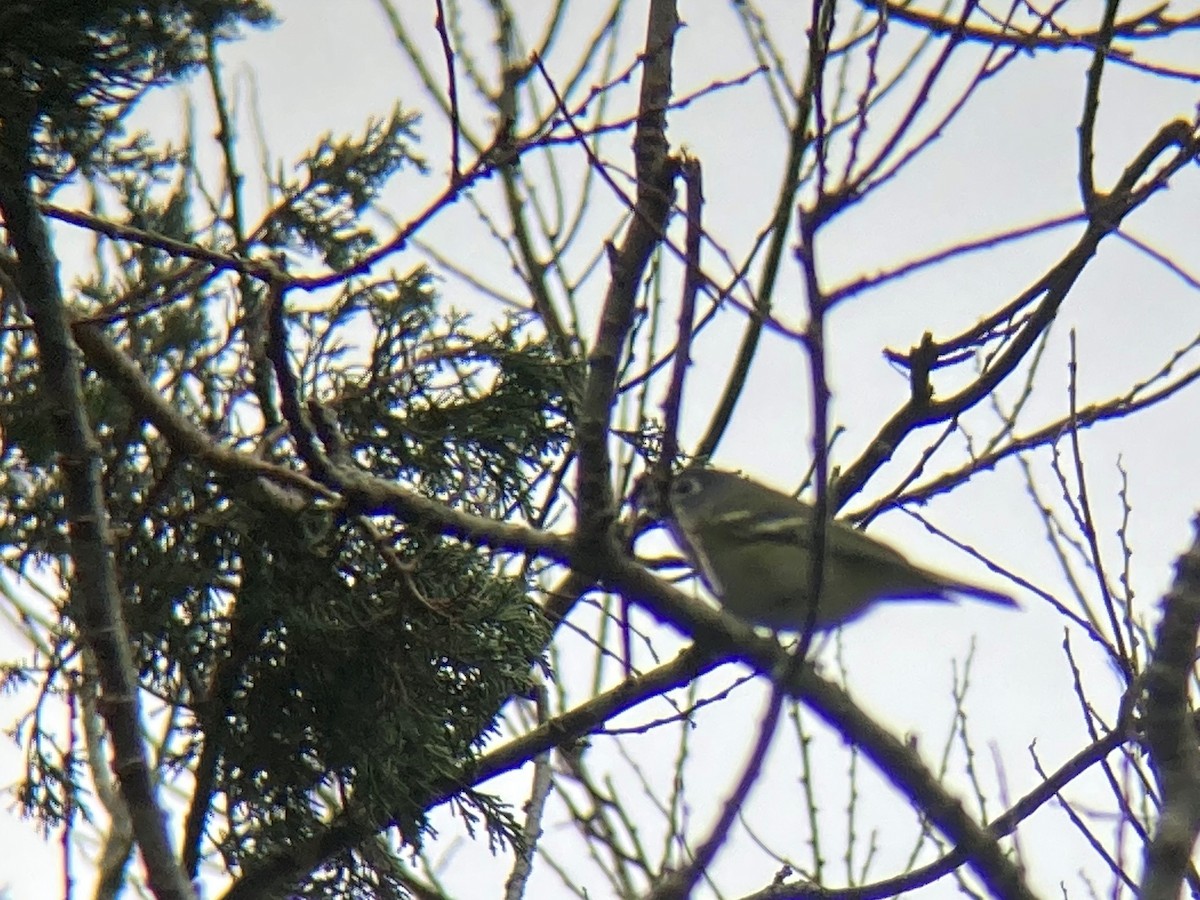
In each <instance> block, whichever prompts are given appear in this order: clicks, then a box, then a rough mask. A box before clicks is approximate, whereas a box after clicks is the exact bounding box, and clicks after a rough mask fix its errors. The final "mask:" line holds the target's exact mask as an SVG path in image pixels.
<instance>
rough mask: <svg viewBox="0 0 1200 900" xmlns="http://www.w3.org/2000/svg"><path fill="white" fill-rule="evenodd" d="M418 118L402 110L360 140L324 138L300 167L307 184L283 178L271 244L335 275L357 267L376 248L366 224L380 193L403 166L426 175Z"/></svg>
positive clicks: (369, 126) (371, 126)
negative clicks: (418, 151)
mask: <svg viewBox="0 0 1200 900" xmlns="http://www.w3.org/2000/svg"><path fill="white" fill-rule="evenodd" d="M416 122H417V117H416V116H415V115H413V114H412V113H406V112H404V111H402V110H401V109H400V108H399V107H397V108H396V109H395V110H393V111H392V114H391V116H390V117H389V118H388V119H387V120H386V121H385V122H377V121H374V120H372V121H370V122H368V123H367V128H366V132H365V134H364V135H363V136H362V137H361V138H359V139H351V138H334V137H333V136H332V135H326V136H325V137H323V138H321V140H320V142H319V143H318V145H317V147H316V149H315V150H313V152H312V153H310V154H309V155H308V156H307V157H306V158H305V159H304V160H302V161H301V167H302V168H303V169H304V171H305V175H306V177H305V178H304V179H303V180H299V181H297V180H294V179H291V178H285V177H282V176H281V177H280V179H279V185H278V188H279V190H280V192H281V193H282V195H283V202H282V203H281V204H280V206H279V208H278V209H277V210H276V211H275V214H274V215H273V216H272V217H271V220H270V222H269V224H268V229H267V237H266V241H267V242H268V243H270V244H273V245H276V246H280V247H289V248H292V249H296V250H302V251H305V252H310V253H317V254H320V255H321V256H322V257H323V259H324V261H325V263H326V264H327V265H328V266H329V267H330V268H333V269H344V268H346V267H347V266H349V265H351V264H352V263H355V262H357V261H358V260H360V259H361V258H362V257H363V256H365V255H366V254H367V253H369V252H370V251H371V250H373V249H375V247H376V245H377V242H376V240H375V235H374V232H373V231H372V229H370V228H369V227H367V226H366V225H365V224H363V223H362V221H361V219H362V215H363V211H364V210H365V209H366V208H367V206H368V204H370V202H371V201H372V200H374V199H375V197H376V195H377V193H378V191H379V188H380V187H381V186H382V185H383V183H384V182H385V181H386V180H387V179H388V178H390V177H391V176H392V175H393V174H395V173H396V172H397V171H399V170H400V169H401V168H402V167H403V166H405V165H409V166H413V167H415V168H417V169H419V170H420V171H422V172H423V171H425V163H424V161H423V160H422V159H421V158H420V157H418V156H416V155H415V153H414V149H413V147H414V143H415V140H416V135H415V132H414V130H413V129H414V126H415V125H416Z"/></svg>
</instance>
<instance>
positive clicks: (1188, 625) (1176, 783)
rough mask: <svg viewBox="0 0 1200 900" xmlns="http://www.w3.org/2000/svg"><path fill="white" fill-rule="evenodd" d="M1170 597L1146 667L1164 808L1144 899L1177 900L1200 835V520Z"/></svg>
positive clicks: (1150, 736)
mask: <svg viewBox="0 0 1200 900" xmlns="http://www.w3.org/2000/svg"><path fill="white" fill-rule="evenodd" d="M1194 527H1195V537H1194V538H1193V541H1192V546H1191V548H1190V549H1189V550H1188V551H1187V552H1186V553H1185V554H1184V555H1183V556H1182V557H1180V559H1179V563H1178V568H1177V569H1176V573H1175V583H1174V584H1173V585H1172V586H1171V592H1170V593H1169V594H1167V597H1166V601H1165V604H1164V609H1163V618H1162V622H1161V623H1160V624H1159V626H1158V634H1157V636H1156V640H1155V649H1154V656H1153V659H1152V660H1151V662H1150V666H1149V668H1148V669H1147V671H1146V743H1147V744H1148V745H1149V748H1150V759H1151V761H1152V762H1153V764H1154V772H1155V774H1156V775H1157V776H1158V783H1159V787H1160V789H1161V790H1162V812H1161V814H1160V815H1159V819H1158V829H1157V831H1156V832H1155V834H1154V839H1153V840H1152V841H1151V842H1150V844H1149V845H1148V846H1147V847H1146V870H1145V872H1144V873H1143V875H1142V891H1141V896H1142V898H1143V900H1175V898H1176V897H1178V896H1179V889H1180V886H1181V885H1182V883H1183V878H1184V875H1185V874H1186V872H1187V867H1188V863H1189V861H1190V859H1191V854H1192V846H1193V845H1194V844H1195V843H1196V836H1197V834H1198V833H1200V744H1198V743H1197V741H1198V736H1197V732H1196V725H1195V721H1194V720H1193V718H1192V715H1191V712H1190V710H1189V704H1188V682H1189V680H1190V679H1191V677H1192V671H1193V663H1194V660H1195V656H1196V635H1197V631H1198V630H1200V519H1197V521H1196V522H1195V526H1194Z"/></svg>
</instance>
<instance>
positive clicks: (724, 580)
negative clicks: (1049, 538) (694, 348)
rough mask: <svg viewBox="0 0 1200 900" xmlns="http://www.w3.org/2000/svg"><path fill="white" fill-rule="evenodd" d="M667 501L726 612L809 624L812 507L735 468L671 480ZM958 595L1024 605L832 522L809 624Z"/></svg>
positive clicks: (671, 520) (792, 626) (670, 523)
mask: <svg viewBox="0 0 1200 900" xmlns="http://www.w3.org/2000/svg"><path fill="white" fill-rule="evenodd" d="M668 505H669V510H668V518H667V527H668V529H669V530H670V532H671V536H672V537H673V538H674V540H675V543H677V544H678V545H679V548H680V549H681V550H682V551H683V552H684V553H685V554H687V555H688V557H689V558H690V559H691V560H692V562H693V563H694V564H695V566H696V569H697V571H698V572H699V573H700V575H701V576H702V577H703V579H704V581H705V583H706V584H707V585H708V587H709V589H710V590H711V591H712V592H713V594H715V595H716V597H717V599H718V600H719V601H720V602H721V605H722V606H724V607H725V609H727V610H728V611H729V612H731V613H733V614H734V615H735V616H737V617H739V618H741V619H743V620H745V621H746V622H749V623H752V624H754V625H766V626H767V627H769V628H773V629H776V630H780V631H803V630H804V629H805V628H806V627H808V623H809V617H810V614H811V613H810V611H811V610H812V607H813V598H812V597H811V596H810V583H809V582H810V579H811V577H812V543H813V534H812V525H813V513H814V510H813V507H812V506H811V505H810V504H808V503H805V502H803V501H801V500H797V499H795V498H794V497H789V496H788V495H787V494H782V493H780V492H779V491H776V490H772V489H771V488H769V487H767V486H766V485H763V484H759V483H758V482H756V481H752V480H750V479H749V478H743V477H742V476H741V475H738V474H736V473H734V472H725V471H722V470H720V469H709V468H701V467H699V466H690V467H688V468H686V469H684V470H683V471H682V472H680V473H679V474H678V475H676V476H675V477H674V479H673V480H672V482H671V488H670V493H669V498H668ZM955 594H961V595H963V596H965V597H974V598H976V599H979V600H985V601H987V602H989V603H997V604H1000V605H1001V606H1011V607H1015V606H1016V605H1017V604H1016V602H1015V601H1014V600H1013V599H1012V598H1011V597H1009V596H1008V595H1007V594H1003V593H1001V592H999V591H994V590H991V589H990V588H986V587H982V586H980V585H975V584H970V583H968V582H963V581H958V580H957V579H954V578H949V577H947V576H944V575H940V574H938V573H937V572H932V571H930V570H929V569H923V568H921V567H920V566H916V565H914V564H912V563H910V562H909V561H908V560H907V559H905V558H904V556H903V555H902V554H901V553H900V552H899V551H898V550H894V549H892V548H891V547H889V546H888V545H887V544H884V543H882V542H880V541H877V540H876V539H875V538H873V537H868V536H867V535H866V534H864V533H863V532H861V531H859V530H857V529H856V528H853V527H851V526H850V525H848V524H846V523H844V522H839V521H837V520H831V521H830V522H829V523H828V525H827V527H826V529H825V562H824V565H823V566H822V590H821V598H820V601H819V602H818V603H817V604H816V607H817V609H816V614H815V616H813V619H812V622H813V625H812V627H814V628H816V629H824V628H832V627H834V626H837V625H841V624H842V623H844V622H848V621H850V620H851V619H854V618H855V617H857V616H860V615H862V614H863V613H864V612H866V611H867V609H868V608H870V606H871V604H873V603H875V602H876V601H877V600H888V599H915V600H939V601H951V600H953V596H952V595H955Z"/></svg>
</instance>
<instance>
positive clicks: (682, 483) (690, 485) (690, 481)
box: [671, 475, 700, 497]
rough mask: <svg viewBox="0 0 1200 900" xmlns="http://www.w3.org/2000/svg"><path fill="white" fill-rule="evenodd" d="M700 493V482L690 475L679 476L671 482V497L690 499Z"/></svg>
mask: <svg viewBox="0 0 1200 900" xmlns="http://www.w3.org/2000/svg"><path fill="white" fill-rule="evenodd" d="M698 493H700V481H699V479H697V478H693V477H692V476H690V475H681V476H679V477H678V478H676V479H675V480H674V481H673V482H671V496H672V497H691V496H694V495H695V494H698Z"/></svg>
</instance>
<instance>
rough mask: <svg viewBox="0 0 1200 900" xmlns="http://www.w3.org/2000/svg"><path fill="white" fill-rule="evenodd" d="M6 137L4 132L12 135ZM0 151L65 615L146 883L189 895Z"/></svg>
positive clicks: (32, 255)
mask: <svg viewBox="0 0 1200 900" xmlns="http://www.w3.org/2000/svg"><path fill="white" fill-rule="evenodd" d="M12 125H13V123H11V122H6V123H5V126H6V127H12ZM8 137H9V138H10V141H11V137H12V134H11V133H10V134H9V135H8ZM0 153H2V158H0V211H2V212H3V215H4V224H5V228H6V229H7V232H8V237H9V240H10V242H11V244H12V247H13V249H14V250H15V251H16V255H17V259H18V268H17V271H16V281H17V287H18V289H19V290H20V292H21V295H22V298H23V299H24V301H25V308H26V310H27V312H28V314H29V317H30V319H31V320H32V322H33V329H34V334H35V335H36V338H37V349H38V364H39V371H40V375H41V399H42V403H43V406H44V408H45V413H46V415H47V417H48V419H49V420H50V422H51V424H52V426H53V429H54V435H55V439H56V442H57V445H58V452H59V464H60V466H61V468H62V475H63V493H64V496H65V498H66V517H67V525H68V530H69V534H70V546H71V563H72V579H71V600H70V615H71V617H72V619H73V620H74V621H75V622H76V624H77V625H78V627H79V630H80V635H81V637H82V639H83V642H84V644H85V645H86V646H87V647H88V648H90V649H91V651H92V653H93V654H94V658H95V661H96V672H97V675H98V677H99V682H100V696H99V698H98V700H97V706H98V708H99V709H100V711H101V713H102V715H103V716H104V720H105V723H106V724H107V726H108V730H109V733H110V734H111V736H112V745H113V770H114V771H115V772H116V775H117V778H118V780H119V782H120V786H121V793H122V795H123V796H124V798H125V802H126V803H127V804H128V807H129V813H130V817H131V821H132V826H133V833H134V835H135V836H136V838H137V842H138V846H139V847H140V848H141V853H142V859H143V861H144V862H145V865H146V871H147V875H148V878H149V881H150V887H151V889H152V890H153V891H154V894H155V896H156V897H158V898H162V900H167V898H170V900H176V898H177V900H191V898H193V897H194V896H195V894H194V893H193V892H192V888H191V885H190V884H189V882H188V880H187V878H186V876H185V875H184V873H183V870H182V868H180V866H179V862H178V860H177V859H176V858H175V854H174V851H173V849H172V847H171V840H170V837H169V836H168V834H167V824H166V816H165V814H164V813H163V810H162V808H161V807H160V806H159V805H158V800H157V797H156V796H155V790H154V777H153V775H152V773H151V768H150V761H149V755H148V753H147V750H146V745H145V743H144V742H143V740H142V733H141V721H142V716H141V703H140V697H139V688H138V681H137V669H136V667H135V666H134V661H133V653H132V650H131V648H130V643H129V635H128V632H127V631H126V628H125V621H124V619H123V617H122V615H121V591H120V587H119V585H118V582H117V573H116V567H115V565H114V561H113V555H112V547H113V538H112V532H111V530H110V527H109V521H108V511H107V509H106V508H105V504H104V488H103V484H102V479H101V472H102V469H103V462H102V459H101V455H100V446H99V444H98V442H97V441H96V437H95V435H94V434H93V433H92V430H91V424H90V422H89V421H88V416H87V412H86V409H85V407H84V397H83V380H82V377H81V374H80V359H79V350H78V348H77V347H76V345H75V342H74V341H73V340H72V337H71V329H70V323H69V319H68V315H67V310H66V307H65V304H64V302H63V296H62V290H61V287H60V285H59V282H58V266H57V261H56V259H55V257H54V253H53V250H52V248H51V246H50V238H49V234H48V232H47V230H46V223H45V220H44V219H43V218H42V215H41V213H40V212H39V210H38V208H37V205H36V203H35V201H34V198H33V193H32V190H31V188H30V185H29V181H30V179H29V177H28V175H27V174H26V173H25V171H24V169H23V163H22V160H23V158H24V157H23V156H22V155H21V148H15V147H13V146H11V144H10V146H6V147H5V148H3V151H0Z"/></svg>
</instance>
